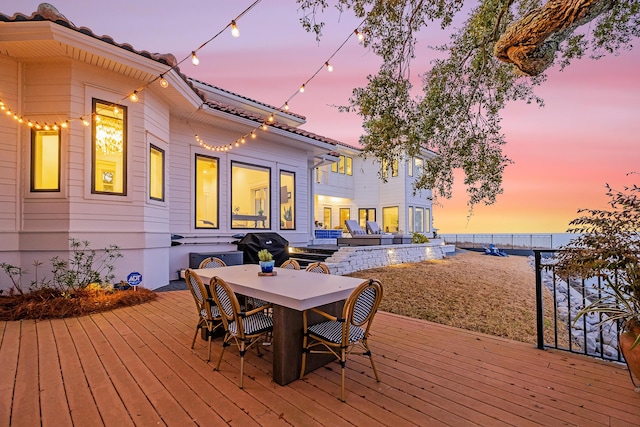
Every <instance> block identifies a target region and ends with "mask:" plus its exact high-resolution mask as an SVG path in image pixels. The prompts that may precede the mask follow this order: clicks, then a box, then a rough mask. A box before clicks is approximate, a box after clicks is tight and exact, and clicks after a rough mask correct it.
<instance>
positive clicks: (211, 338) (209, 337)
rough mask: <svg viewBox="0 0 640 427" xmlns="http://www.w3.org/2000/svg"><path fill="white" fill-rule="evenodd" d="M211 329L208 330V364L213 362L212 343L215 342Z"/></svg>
mask: <svg viewBox="0 0 640 427" xmlns="http://www.w3.org/2000/svg"><path fill="white" fill-rule="evenodd" d="M212 332H213V331H212V329H211V327H209V328H207V335H208V336H207V340H208V341H209V352H208V353H207V362H208V361H210V360H211V341H213V333H212Z"/></svg>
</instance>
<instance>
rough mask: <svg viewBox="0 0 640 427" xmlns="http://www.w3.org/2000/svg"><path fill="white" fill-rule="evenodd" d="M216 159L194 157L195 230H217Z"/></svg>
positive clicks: (217, 174)
mask: <svg viewBox="0 0 640 427" xmlns="http://www.w3.org/2000/svg"><path fill="white" fill-rule="evenodd" d="M219 175H220V172H219V167H218V159H216V158H215V157H207V156H202V155H196V191H195V193H196V197H195V199H196V228H219V227H220V226H219V221H218V214H219V207H218V199H219V197H218V194H219V189H218V187H219Z"/></svg>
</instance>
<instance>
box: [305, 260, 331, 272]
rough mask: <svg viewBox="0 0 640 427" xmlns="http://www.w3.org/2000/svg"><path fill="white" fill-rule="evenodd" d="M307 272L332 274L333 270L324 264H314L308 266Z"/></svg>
mask: <svg viewBox="0 0 640 427" xmlns="http://www.w3.org/2000/svg"><path fill="white" fill-rule="evenodd" d="M306 271H308V272H309V273H323V274H331V270H329V267H328V266H327V264H325V263H324V262H312V263H311V264H309V265H308V266H307V268H306Z"/></svg>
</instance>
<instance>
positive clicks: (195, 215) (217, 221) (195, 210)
mask: <svg viewBox="0 0 640 427" xmlns="http://www.w3.org/2000/svg"><path fill="white" fill-rule="evenodd" d="M199 158H203V159H207V160H214V161H215V162H216V177H215V178H216V213H215V216H216V218H215V222H214V223H213V226H208V225H207V226H206V227H205V226H198V221H199V220H198V159H199ZM193 170H194V179H193V184H194V190H193V194H194V196H193V205H194V206H193V222H194V228H196V229H202V230H217V229H220V158H218V157H214V156H207V155H205V154H199V153H196V154H195V156H194V165H193Z"/></svg>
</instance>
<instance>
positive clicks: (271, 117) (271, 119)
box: [267, 114, 273, 122]
mask: <svg viewBox="0 0 640 427" xmlns="http://www.w3.org/2000/svg"><path fill="white" fill-rule="evenodd" d="M267 120H269V121H270V122H273V114H271V115H270V116H269V118H268V119H267Z"/></svg>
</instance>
